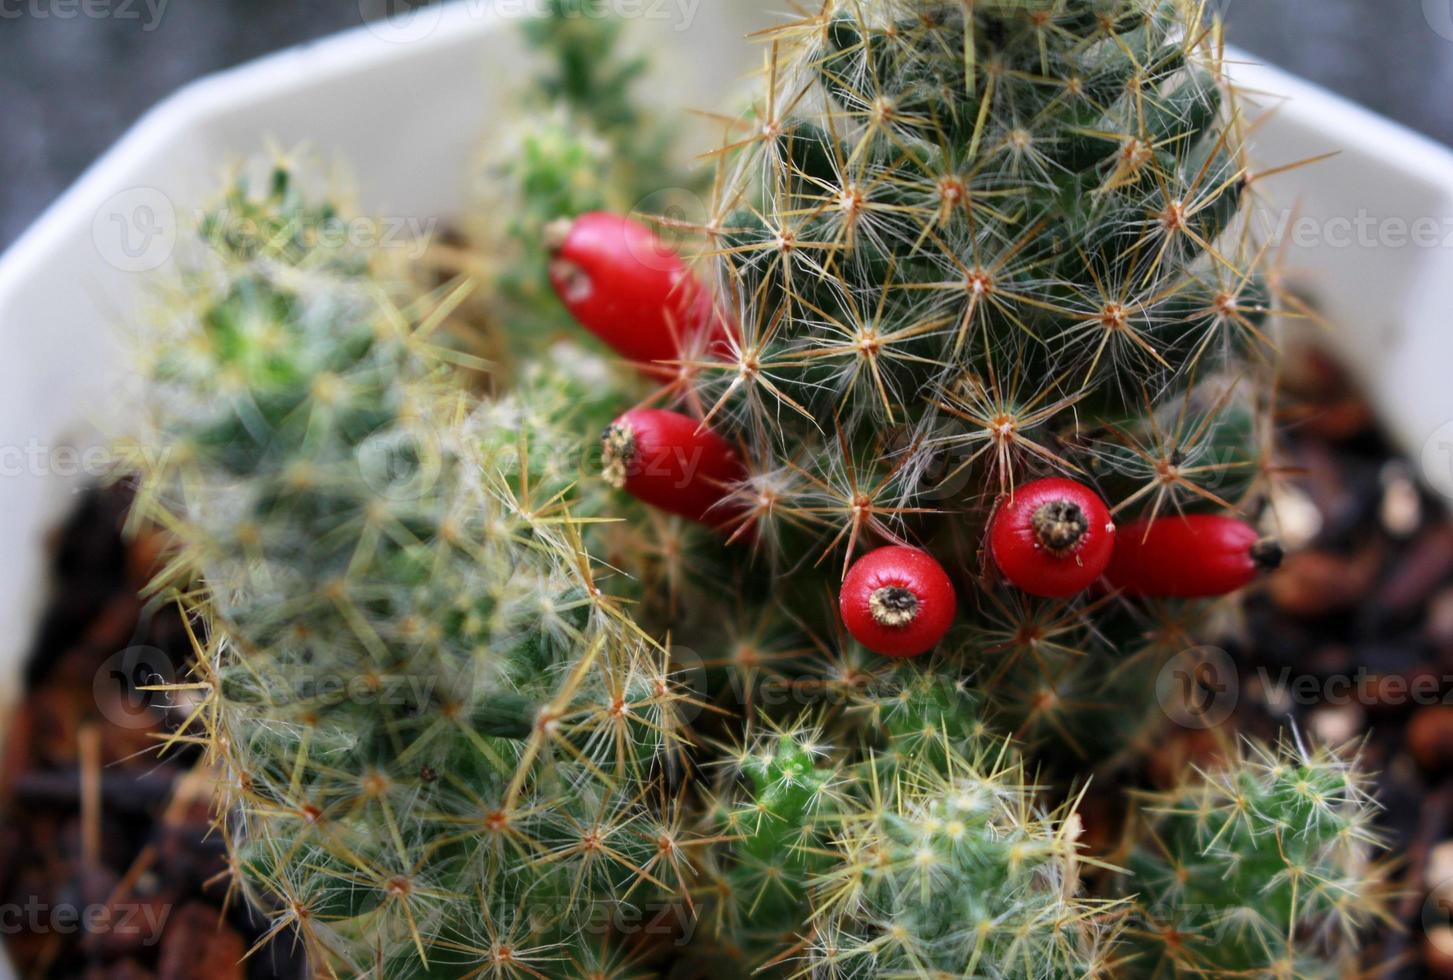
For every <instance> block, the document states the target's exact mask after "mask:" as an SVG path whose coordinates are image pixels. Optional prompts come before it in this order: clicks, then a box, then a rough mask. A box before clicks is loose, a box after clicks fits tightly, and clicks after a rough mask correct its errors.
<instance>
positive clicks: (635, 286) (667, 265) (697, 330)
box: [546, 212, 731, 373]
mask: <svg viewBox="0 0 1453 980" xmlns="http://www.w3.org/2000/svg"><path fill="white" fill-rule="evenodd" d="M546 237H547V245H548V246H549V248H550V256H551V258H550V282H551V284H552V285H554V287H555V292H556V294H557V295H559V297H560V300H561V302H563V303H564V304H565V306H566V307H567V308H568V309H569V310H570V313H571V315H572V316H574V317H575V319H576V320H577V321H578V322H579V323H580V325H581V326H583V327H584V328H585V329H586V330H589V331H590V332H591V333H593V334H595V336H597V337H599V338H600V339H601V340H602V341H604V342H605V343H606V345H607V346H609V347H610V348H611V349H612V350H614V351H615V352H616V353H618V354H620V355H621V356H622V357H626V358H629V359H630V360H632V361H637V362H639V363H641V364H643V365H649V364H652V363H655V362H662V361H679V360H683V359H687V358H691V357H701V356H702V355H703V354H710V355H711V356H714V357H725V356H727V355H728V352H729V350H730V348H729V345H728V343H727V340H728V338H729V337H730V336H731V329H730V327H729V326H728V323H727V320H726V318H725V316H724V315H723V314H722V312H721V310H720V308H719V307H718V305H717V303H716V301H715V300H714V299H713V297H712V295H711V291H710V290H708V289H706V288H705V287H704V286H702V284H701V283H700V282H699V281H698V280H697V278H696V277H695V276H694V275H693V274H692V272H691V270H690V269H689V268H687V266H686V263H685V262H683V261H682V259H681V256H679V255H677V254H676V253H675V252H674V251H672V250H671V248H670V247H669V246H667V245H666V243H665V242H663V241H661V239H660V238H659V237H657V235H656V233H655V232H654V231H652V230H651V229H650V228H647V227H646V226H645V225H643V224H640V223H638V222H635V221H632V220H630V219H629V218H623V217H621V216H620V215H615V214H608V213H605V212H594V213H591V214H583V215H581V216H580V217H578V218H576V219H574V220H573V221H563V222H557V223H556V224H553V225H551V226H550V228H549V229H548V230H547V232H546ZM673 370H674V369H672V368H670V367H664V368H662V367H658V368H657V369H656V370H655V371H653V372H652V373H671V372H672V371H673Z"/></svg>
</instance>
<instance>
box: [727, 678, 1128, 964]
mask: <svg viewBox="0 0 1453 980" xmlns="http://www.w3.org/2000/svg"><path fill="white" fill-rule="evenodd" d="M847 713H848V714H849V715H850V716H857V717H859V718H860V719H861V722H860V723H859V724H858V725H856V726H851V727H850V728H849V731H851V730H853V729H854V728H855V729H856V732H857V736H856V737H852V736H850V735H848V734H847V733H846V732H845V731H844V729H843V727H842V725H841V724H835V725H834V727H835V728H836V729H837V730H838V732H839V735H840V737H841V738H840V741H838V742H837V743H830V742H829V741H827V739H826V736H825V734H824V730H823V728H822V727H821V726H820V725H814V726H808V725H799V726H798V727H797V728H794V729H792V730H773V731H769V732H767V733H765V734H764V735H762V736H760V737H758V738H756V739H749V740H748V742H747V743H746V746H745V747H744V748H742V749H739V750H737V751H735V752H732V753H730V754H729V758H730V769H731V771H732V772H733V773H740V774H742V776H743V777H744V778H742V779H740V780H738V781H737V782H736V783H735V784H734V785H733V786H730V787H728V788H727V789H726V790H725V791H724V792H723V795H722V797H721V798H720V799H719V800H718V802H717V803H716V804H715V805H714V806H713V807H712V808H711V810H710V811H709V817H710V819H711V820H712V821H713V822H714V829H715V830H716V831H717V832H718V833H720V834H721V835H723V837H725V838H726V840H728V841H730V842H732V844H731V846H730V848H728V849H725V854H723V855H721V856H719V857H718V861H719V862H721V863H720V866H718V867H717V868H715V869H713V874H712V875H711V878H710V882H711V883H710V887H708V888H707V889H706V891H707V893H708V894H710V895H713V896H716V898H717V900H718V904H717V906H716V909H717V911H716V915H717V918H716V919H715V920H714V921H715V925H716V929H717V932H718V933H719V934H721V935H724V936H725V937H727V939H728V942H727V946H728V948H729V949H731V950H733V951H734V952H735V953H736V954H737V955H738V957H741V958H745V959H746V961H747V963H748V964H749V965H753V966H755V968H756V969H757V971H758V972H759V973H760V972H766V973H767V974H768V975H773V976H777V975H781V976H804V977H805V976H812V977H843V978H846V977H897V976H904V977H908V976H912V977H949V976H954V977H995V978H1000V977H1003V978H1007V977H1035V978H1049V977H1055V978H1064V980H1069V978H1071V977H1087V976H1099V975H1105V973H1106V971H1108V969H1109V968H1110V965H1111V964H1112V962H1113V950H1114V945H1115V944H1114V935H1115V932H1116V928H1115V923H1114V917H1113V915H1112V914H1111V913H1112V908H1113V906H1114V904H1115V903H1113V902H1109V903H1107V902H1104V901H1097V900H1094V899H1089V898H1086V897H1085V896H1084V894H1083V889H1082V887H1081V884H1080V880H1079V867H1080V863H1081V861H1082V856H1081V855H1080V854H1079V852H1078V847H1077V843H1076V838H1077V836H1078V829H1077V827H1078V823H1077V818H1075V817H1073V816H1072V815H1071V811H1069V810H1068V809H1066V810H1064V811H1062V812H1059V813H1049V812H1046V811H1045V810H1044V809H1042V807H1041V804H1040V800H1039V796H1040V790H1039V788H1037V787H1035V786H1033V785H1031V784H1030V783H1029V782H1028V780H1027V779H1026V778H1025V773H1024V770H1023V764H1022V762H1021V761H1020V759H1019V756H1018V753H1017V751H1016V750H1015V749H1014V748H1013V747H1012V746H1011V745H1010V744H1009V743H1008V742H1006V741H1004V740H1002V739H996V738H994V737H993V736H991V735H989V734H988V733H987V732H985V731H984V730H983V729H982V728H980V727H979V726H977V725H976V724H974V723H972V722H967V727H965V726H966V720H967V719H970V718H972V717H973V714H974V701H973V698H972V696H971V695H970V694H969V693H968V692H966V691H965V690H964V689H962V688H961V687H958V686H956V685H952V684H948V683H946V682H945V681H943V680H942V679H940V678H938V677H936V676H935V675H934V674H933V673H931V672H928V671H924V670H922V669H921V668H919V667H917V666H915V665H905V666H902V667H899V668H897V669H895V670H894V671H891V672H886V673H884V674H883V675H881V676H879V677H877V678H875V679H874V680H873V681H871V682H869V683H868V684H867V685H866V686H865V687H864V688H863V689H861V690H859V691H858V692H857V694H856V696H855V697H854V698H853V701H852V703H851V705H850V706H849V708H848V712H847ZM841 720H842V719H839V720H838V721H839V722H840V721H841ZM752 954H755V956H753V955H752Z"/></svg>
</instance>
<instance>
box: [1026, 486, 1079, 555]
mask: <svg viewBox="0 0 1453 980" xmlns="http://www.w3.org/2000/svg"><path fill="white" fill-rule="evenodd" d="M1033 523H1034V533H1035V536H1036V537H1037V538H1038V539H1039V543H1040V544H1042V545H1043V546H1044V547H1045V548H1047V549H1048V550H1049V551H1050V552H1051V553H1052V554H1054V555H1056V556H1059V557H1063V556H1065V555H1067V554H1069V553H1070V552H1071V551H1073V550H1074V548H1075V546H1076V545H1078V544H1079V543H1080V542H1081V541H1083V540H1084V537H1085V532H1086V531H1088V530H1089V529H1090V522H1089V519H1088V518H1086V517H1085V512H1084V511H1083V510H1081V509H1080V507H1079V505H1078V504H1076V503H1075V502H1074V501H1072V500H1051V501H1048V502H1046V503H1043V504H1041V505H1040V506H1039V507H1038V509H1036V510H1035V512H1034V517H1033Z"/></svg>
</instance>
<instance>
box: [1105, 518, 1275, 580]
mask: <svg viewBox="0 0 1453 980" xmlns="http://www.w3.org/2000/svg"><path fill="white" fill-rule="evenodd" d="M1281 560H1282V550H1281V546H1280V545H1278V544H1277V543H1276V542H1275V541H1267V540H1264V539H1263V538H1262V537H1261V535H1260V534H1258V533H1257V531H1256V528H1254V527H1252V526H1251V525H1250V524H1247V523H1245V522H1244V521H1238V520H1236V519H1235V518H1232V517H1223V516H1221V515H1218V514H1185V515H1181V514H1176V515H1173V516H1169V517H1159V518H1156V519H1155V520H1153V521H1149V520H1141V521H1136V522H1134V523H1132V524H1129V525H1126V526H1125V527H1123V528H1121V529H1120V536H1119V541H1118V542H1117V544H1116V546H1115V557H1114V558H1113V559H1112V560H1111V562H1110V568H1109V570H1108V571H1107V572H1106V573H1105V578H1106V580H1107V581H1108V582H1109V584H1110V585H1111V586H1113V587H1114V588H1117V589H1120V590H1122V591H1124V592H1125V593H1126V594H1128V595H1135V596H1151V597H1164V598H1174V599H1209V598H1212V597H1215V596H1223V595H1229V594H1230V593H1232V592H1235V591H1237V590H1238V589H1242V588H1245V587H1246V586H1248V585H1250V584H1251V583H1252V582H1254V581H1255V580H1256V577H1257V576H1258V575H1259V574H1260V573H1262V572H1264V571H1270V570H1272V569H1274V568H1276V567H1277V566H1279V565H1280V564H1281Z"/></svg>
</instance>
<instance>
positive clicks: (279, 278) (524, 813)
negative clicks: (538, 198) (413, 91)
mask: <svg viewBox="0 0 1453 980" xmlns="http://www.w3.org/2000/svg"><path fill="white" fill-rule="evenodd" d="M213 213H214V214H215V215H219V216H220V215H226V223H225V224H223V223H220V222H212V221H208V222H205V223H204V226H203V240H204V243H205V245H206V246H207V248H206V250H205V256H204V259H203V261H201V262H200V263H199V264H198V265H197V266H196V267H195V268H194V269H192V270H191V271H190V272H189V273H188V274H187V276H186V280H185V282H184V284H183V285H182V286H181V295H180V296H179V297H178V299H177V303H176V305H175V306H174V307H172V309H173V310H174V315H173V316H172V317H171V318H170V319H169V322H167V323H165V324H162V325H161V326H160V327H159V330H162V331H165V332H164V333H161V334H159V335H158V337H157V343H156V344H155V345H154V346H151V347H150V348H149V350H150V352H151V354H152V356H151V363H150V364H149V377H150V379H151V389H152V391H153V394H154V403H155V405H156V407H157V413H156V414H157V421H156V428H155V430H154V432H153V433H152V438H151V441H150V442H149V446H150V447H151V449H152V452H150V453H148V454H147V457H146V458H147V459H148V460H149V461H150V464H151V465H150V467H149V470H148V471H147V472H145V473H144V482H143V484H142V486H141V488H140V490H139V496H138V499H139V510H138V514H139V516H140V517H142V518H144V519H147V520H150V521H153V522H155V523H158V524H160V525H162V526H164V527H166V528H167V529H168V530H169V531H170V532H171V533H172V534H173V535H174V536H175V538H176V540H177V542H178V546H179V558H178V559H177V561H176V562H175V563H174V564H173V566H172V567H171V569H170V570H169V573H168V577H167V581H164V582H163V583H161V585H163V586H165V585H172V586H175V587H176V589H177V590H179V592H180V594H181V595H182V596H183V597H184V600H185V602H186V604H187V607H188V609H189V611H191V612H193V613H195V614H196V615H197V616H198V617H199V619H200V621H201V623H202V624H203V625H202V626H201V627H200V630H201V634H200V635H201V649H200V651H199V661H198V666H197V669H198V671H199V672H200V676H199V684H200V685H201V687H202V689H204V690H205V691H206V692H207V694H206V698H205V700H204V701H203V702H202V703H201V704H200V705H199V706H198V707H197V710H196V721H197V723H198V724H199V725H200V726H201V728H202V730H203V734H204V735H205V737H206V738H207V739H208V744H209V745H210V746H211V749H212V751H213V752H214V753H215V754H216V756H217V757H218V761H219V763H220V765H221V767H222V771H223V773H224V777H225V780H226V784H227V792H228V797H229V801H230V804H231V805H230V806H229V808H228V810H227V811H226V825H227V826H226V830H227V833H228V836H229V837H230V838H231V839H232V840H233V842H234V844H235V847H234V850H233V861H234V865H235V871H236V874H237V880H238V882H239V883H240V884H241V885H242V886H243V887H244V888H245V889H246V890H247V891H248V893H249V894H250V895H251V896H252V897H253V898H254V899H256V900H257V901H258V902H259V904H260V905H261V906H262V907H264V908H271V909H273V910H274V912H273V914H274V916H275V922H276V924H277V927H278V928H279V930H282V929H284V928H286V927H291V928H293V929H296V931H297V934H298V935H299V937H300V938H301V939H302V941H303V942H304V944H305V945H306V947H307V950H308V953H309V955H310V957H312V958H313V959H314V962H315V963H316V964H317V965H318V967H319V969H336V970H337V971H338V972H339V973H340V974H342V975H354V974H356V973H362V972H366V971H367V970H369V969H374V968H381V969H382V970H383V971H384V972H385V973H387V974H388V975H419V974H420V973H421V972H422V971H423V969H424V968H425V966H426V965H427V966H428V967H429V968H431V969H437V970H438V971H439V973H438V975H444V976H454V975H461V973H462V972H468V971H469V970H471V969H479V968H499V967H500V966H501V964H503V965H504V966H510V964H511V963H513V964H514V965H513V966H510V968H511V969H523V968H524V967H525V966H526V965H529V964H532V963H534V964H535V968H536V969H543V970H545V971H547V972H548V971H549V970H551V969H553V967H551V966H548V965H545V966H542V965H540V964H553V963H558V962H568V960H569V957H570V956H571V955H574V951H573V950H572V949H571V948H570V944H571V943H574V942H576V941H578V940H579V939H580V937H581V935H582V933H581V926H582V924H583V923H588V922H593V921H594V922H604V921H608V920H609V916H610V915H611V909H612V907H613V906H614V905H616V904H617V903H623V902H629V901H631V897H632V896H639V895H642V894H644V893H646V892H648V891H649V890H651V889H669V888H673V887H675V886H676V883H674V882H672V876H673V874H675V873H677V872H678V871H679V869H678V868H675V867H673V861H674V858H673V855H672V853H671V852H670V849H669V845H670V841H671V840H672V835H673V833H674V829H673V827H672V826H671V825H670V823H669V822H662V817H661V814H660V813H659V812H656V811H653V810H652V809H651V808H650V807H649V806H648V803H649V799H648V795H649V794H648V791H649V790H650V788H651V787H652V786H653V784H654V781H655V779H656V778H657V775H656V774H657V773H658V772H659V771H660V770H661V769H662V768H663V767H666V766H669V764H670V757H671V754H672V752H673V751H674V749H675V747H676V743H677V741H678V740H679V737H680V736H679V733H678V731H677V729H676V726H675V722H674V720H673V719H674V712H675V708H676V702H677V700H678V693H677V691H676V689H675V686H674V682H673V681H672V680H671V678H670V677H669V676H668V673H667V668H666V665H665V662H664V656H665V655H664V652H663V651H662V650H661V649H660V647H659V646H658V645H657V644H656V642H655V641H654V640H653V639H651V638H650V637H648V636H647V635H646V634H645V633H644V632H642V631H641V630H640V629H639V628H638V627H637V626H635V624H634V623H633V622H632V620H631V619H630V617H629V615H628V614H627V613H626V612H624V611H623V610H622V609H621V608H620V607H619V606H618V605H617V604H615V603H614V602H613V601H612V600H610V599H609V598H608V597H606V596H604V595H603V594H602V593H601V591H600V590H599V589H598V587H597V586H596V585H595V583H594V579H593V576H594V574H595V572H594V567H593V564H592V560H591V559H590V557H589V556H588V554H587V553H586V552H585V551H584V549H583V547H582V545H581V531H582V527H583V526H584V524H583V521H584V520H585V519H583V518H578V517H577V516H576V515H575V514H574V513H573V511H572V506H573V503H574V497H573V490H572V484H573V482H574V480H575V478H576V475H577V474H576V472H575V467H576V466H577V465H578V460H577V459H576V457H575V456H574V454H573V453H572V452H571V451H570V449H569V448H568V447H570V446H572V445H574V444H575V443H574V442H572V441H571V440H572V439H573V437H572V436H571V432H572V431H573V430H572V428H571V424H570V418H569V415H568V414H563V413H562V411H561V406H560V405H558V404H555V403H552V402H550V401H548V400H544V399H541V401H543V402H544V403H543V404H537V403H536V401H537V400H536V399H532V397H531V388H530V386H528V385H527V386H522V387H521V388H520V389H519V390H517V391H516V392H515V393H513V394H512V395H511V396H509V397H507V398H502V399H500V400H497V401H490V402H486V403H483V404H474V403H473V401H472V400H471V398H470V397H469V396H468V395H467V394H466V393H465V391H464V389H463V388H462V387H461V386H459V385H458V384H457V383H451V381H450V377H449V374H448V372H446V371H442V370H441V367H440V362H439V360H438V358H437V356H435V355H433V354H431V348H432V346H433V343H434V341H433V339H432V337H431V335H432V334H433V332H434V331H435V329H436V328H437V327H438V324H439V323H440V321H441V319H442V318H443V317H444V316H445V315H447V313H448V310H449V307H450V304H451V302H452V301H453V298H454V292H453V291H449V290H446V291H441V292H440V293H439V294H437V295H432V296H421V297H413V298H409V297H401V296H398V295H396V294H395V293H394V292H392V291H391V289H390V285H389V283H390V281H391V280H390V279H389V274H388V272H387V270H386V269H384V268H382V267H381V262H380V257H378V256H370V255H367V254H358V253H354V252H352V251H348V250H345V249H339V248H336V247H331V246H330V247H326V248H324V247H319V246H317V245H316V244H315V241H314V239H315V238H316V231H317V228H318V222H319V221H320V220H322V219H323V218H324V217H326V216H327V215H328V214H330V213H332V208H331V206H317V205H313V204H310V203H309V199H308V197H307V196H306V195H305V194H304V193H303V192H302V190H301V189H300V188H299V187H298V186H297V180H296V178H295V175H294V174H293V173H292V171H291V169H290V168H289V167H288V165H287V164H285V163H281V162H280V163H278V164H277V165H275V166H274V167H273V169H272V170H271V172H270V174H269V175H268V176H267V178H266V179H265V180H263V181H261V182H257V181H252V182H249V181H248V180H246V179H245V178H243V179H239V180H238V181H237V182H236V183H235V184H234V185H233V186H232V187H231V189H230V190H229V191H228V193H227V196H226V200H225V201H224V202H222V203H221V205H219V207H218V208H217V210H216V211H215V212H213ZM239 229H240V230H239ZM537 380H538V379H537ZM566 383H567V382H566V381H564V380H560V381H556V382H553V383H550V384H544V383H537V384H536V385H535V387H536V388H538V389H541V390H545V391H550V392H556V393H557V394H558V387H557V385H564V384H566ZM378 960H382V963H381V964H379V963H377V962H376V961H378ZM491 964H494V966H491Z"/></svg>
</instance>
